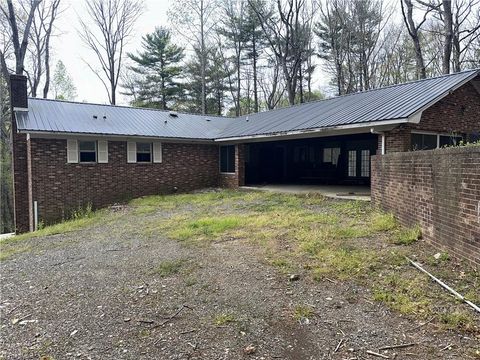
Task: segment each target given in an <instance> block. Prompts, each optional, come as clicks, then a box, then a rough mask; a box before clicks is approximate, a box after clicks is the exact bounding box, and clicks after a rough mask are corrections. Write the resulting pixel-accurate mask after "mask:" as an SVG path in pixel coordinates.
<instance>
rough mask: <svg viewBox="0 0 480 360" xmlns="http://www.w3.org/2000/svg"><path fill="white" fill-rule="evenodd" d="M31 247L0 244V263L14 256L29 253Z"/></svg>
mask: <svg viewBox="0 0 480 360" xmlns="http://www.w3.org/2000/svg"><path fill="white" fill-rule="evenodd" d="M31 249H32V248H31V246H24V245H18V244H11V245H2V244H0V262H1V261H5V260H7V259H9V258H11V257H12V256H14V255H16V254H21V253H24V252H28V251H30V250H31Z"/></svg>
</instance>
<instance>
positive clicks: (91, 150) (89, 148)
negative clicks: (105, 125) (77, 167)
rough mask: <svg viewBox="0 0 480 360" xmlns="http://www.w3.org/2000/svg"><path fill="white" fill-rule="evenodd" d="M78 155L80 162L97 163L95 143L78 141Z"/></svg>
mask: <svg viewBox="0 0 480 360" xmlns="http://www.w3.org/2000/svg"><path fill="white" fill-rule="evenodd" d="M78 153H79V159H80V162H83V163H94V162H97V143H96V142H95V141H79V142H78Z"/></svg>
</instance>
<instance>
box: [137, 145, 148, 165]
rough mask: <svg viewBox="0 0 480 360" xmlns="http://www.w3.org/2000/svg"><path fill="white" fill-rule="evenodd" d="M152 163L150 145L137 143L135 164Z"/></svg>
mask: <svg viewBox="0 0 480 360" xmlns="http://www.w3.org/2000/svg"><path fill="white" fill-rule="evenodd" d="M142 162H143V163H145V162H152V144H151V143H141V142H139V143H137V163H142Z"/></svg>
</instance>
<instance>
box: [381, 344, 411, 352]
mask: <svg viewBox="0 0 480 360" xmlns="http://www.w3.org/2000/svg"><path fill="white" fill-rule="evenodd" d="M414 345H417V343H409V344H398V345H389V346H382V347H381V348H379V349H378V350H379V351H382V350H389V349H402V348H406V347H410V346H414Z"/></svg>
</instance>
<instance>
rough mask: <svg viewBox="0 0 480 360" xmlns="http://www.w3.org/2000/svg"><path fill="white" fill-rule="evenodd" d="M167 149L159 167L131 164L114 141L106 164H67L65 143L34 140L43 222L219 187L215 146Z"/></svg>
mask: <svg viewBox="0 0 480 360" xmlns="http://www.w3.org/2000/svg"><path fill="white" fill-rule="evenodd" d="M162 148H163V149H162V150H163V162H162V163H160V164H156V163H149V164H140V163H136V164H128V163H127V149H126V142H122V141H109V142H108V153H109V156H108V163H107V164H81V163H79V164H68V163H67V153H66V151H67V141H66V140H51V139H32V140H31V151H32V179H33V186H32V187H33V189H32V193H33V200H34V201H38V211H39V218H40V219H42V220H44V221H45V222H47V223H50V222H54V221H57V220H59V219H61V218H62V217H64V216H67V215H68V213H69V212H70V211H71V210H73V209H75V208H78V207H80V206H85V205H86V204H88V203H91V204H92V205H93V206H94V207H95V208H99V207H103V206H106V205H109V204H112V203H115V202H117V201H122V200H125V199H128V198H134V197H139V196H143V195H151V194H161V193H172V192H174V187H177V188H178V191H179V192H183V191H191V190H194V189H200V188H206V187H213V186H217V185H218V147H217V146H216V145H199V144H180V143H163V144H162ZM19 181H20V180H19ZM21 181H22V184H23V182H25V183H26V179H25V178H22V179H21ZM26 209H27V207H25V205H24V204H22V205H21V207H19V208H18V210H19V211H20V212H22V215H23V216H25V215H26V214H24V213H23V212H25V210H26ZM22 229H23V228H22Z"/></svg>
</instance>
